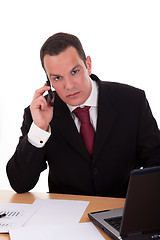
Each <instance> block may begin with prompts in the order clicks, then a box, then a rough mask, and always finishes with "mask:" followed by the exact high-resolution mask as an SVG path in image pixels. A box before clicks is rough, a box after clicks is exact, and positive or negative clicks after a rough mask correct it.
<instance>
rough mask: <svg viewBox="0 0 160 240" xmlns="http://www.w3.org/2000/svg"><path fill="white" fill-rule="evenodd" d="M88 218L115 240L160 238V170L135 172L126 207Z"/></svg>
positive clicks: (131, 178)
mask: <svg viewBox="0 0 160 240" xmlns="http://www.w3.org/2000/svg"><path fill="white" fill-rule="evenodd" d="M88 216H89V218H90V219H91V221H92V222H93V223H95V225H97V226H99V227H100V228H101V229H102V230H104V231H105V232H106V233H107V234H108V235H109V236H110V237H111V238H112V239H116V240H119V239H124V240H141V239H142V240H148V239H150V240H152V239H160V167H152V168H145V169H139V170H133V171H132V172H131V175H130V181H129V185H128V191H127V196H126V201H125V206H124V208H117V209H112V210H110V209H108V210H105V211H100V212H92V213H88Z"/></svg>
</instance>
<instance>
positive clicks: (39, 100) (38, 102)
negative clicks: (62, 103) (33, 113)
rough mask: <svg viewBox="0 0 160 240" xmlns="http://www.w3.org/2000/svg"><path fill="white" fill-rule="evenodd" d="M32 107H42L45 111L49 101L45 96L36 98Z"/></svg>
mask: <svg viewBox="0 0 160 240" xmlns="http://www.w3.org/2000/svg"><path fill="white" fill-rule="evenodd" d="M30 107H31V109H40V110H42V111H45V110H46V108H47V101H46V99H45V98H44V97H43V96H40V97H38V98H36V99H34V100H33V101H32V103H31V105H30Z"/></svg>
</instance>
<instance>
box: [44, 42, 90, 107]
mask: <svg viewBox="0 0 160 240" xmlns="http://www.w3.org/2000/svg"><path fill="white" fill-rule="evenodd" d="M86 66H87V67H86ZM86 66H85V64H84V62H83V60H82V59H81V58H80V57H79V55H78V53H77V51H76V49H75V48H74V47H68V48H67V49H66V50H65V51H64V52H62V53H60V54H59V55H57V56H50V55H45V57H44V67H45V70H46V73H47V75H48V77H49V79H50V82H51V84H52V86H53V88H54V89H55V90H56V92H57V94H58V95H59V97H60V98H61V99H62V100H63V101H64V102H65V103H67V104H69V105H71V106H77V105H80V104H83V103H84V102H85V101H86V100H87V99H88V97H89V95H90V93H91V90H92V86H91V80H90V78H89V75H90V74H91V59H90V57H87V59H86Z"/></svg>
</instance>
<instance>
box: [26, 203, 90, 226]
mask: <svg viewBox="0 0 160 240" xmlns="http://www.w3.org/2000/svg"><path fill="white" fill-rule="evenodd" d="M88 204H89V202H88V201H74V200H57V199H36V200H35V202H34V203H33V206H34V205H36V207H37V206H39V208H38V210H37V211H36V213H35V214H34V215H33V216H32V218H30V219H29V221H28V222H27V223H26V225H31V224H69V223H78V222H79V221H80V219H81V217H82V215H83V213H84V211H85V210H86V208H87V206H88Z"/></svg>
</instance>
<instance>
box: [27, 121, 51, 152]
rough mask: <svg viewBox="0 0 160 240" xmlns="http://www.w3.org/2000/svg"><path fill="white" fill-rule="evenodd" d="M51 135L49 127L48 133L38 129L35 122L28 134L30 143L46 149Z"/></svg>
mask: <svg viewBox="0 0 160 240" xmlns="http://www.w3.org/2000/svg"><path fill="white" fill-rule="evenodd" d="M50 135H51V127H50V126H49V130H48V132H46V131H44V130H42V129H41V128H39V127H37V126H36V125H35V124H34V122H33V123H32V125H31V127H30V130H29V132H28V141H29V142H30V143H31V144H32V145H33V146H35V147H37V148H41V147H44V145H45V144H46V142H47V141H48V139H49V137H50Z"/></svg>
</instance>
